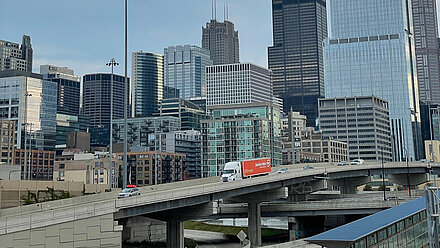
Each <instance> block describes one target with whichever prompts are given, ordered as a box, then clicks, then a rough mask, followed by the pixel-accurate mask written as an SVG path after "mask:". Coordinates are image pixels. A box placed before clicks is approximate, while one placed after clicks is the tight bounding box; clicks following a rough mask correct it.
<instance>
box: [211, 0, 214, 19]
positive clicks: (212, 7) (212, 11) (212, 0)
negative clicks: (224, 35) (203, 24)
mask: <svg viewBox="0 0 440 248" xmlns="http://www.w3.org/2000/svg"><path fill="white" fill-rule="evenodd" d="M211 20H214V0H211Z"/></svg>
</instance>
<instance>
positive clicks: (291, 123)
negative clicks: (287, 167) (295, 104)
mask: <svg viewBox="0 0 440 248" xmlns="http://www.w3.org/2000/svg"><path fill="white" fill-rule="evenodd" d="M289 119H290V139H291V142H292V164H295V162H296V161H295V160H296V158H295V132H294V131H293V110H292V107H290V118H289Z"/></svg>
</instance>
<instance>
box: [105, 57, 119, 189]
mask: <svg viewBox="0 0 440 248" xmlns="http://www.w3.org/2000/svg"><path fill="white" fill-rule="evenodd" d="M105 65H106V66H111V67H112V75H111V79H110V145H109V157H110V164H109V167H110V170H111V171H112V169H113V67H115V66H117V65H119V63H118V62H116V61H115V58H112V59H111V60H110V62H108V63H107V64H105ZM108 176H109V185H110V188H113V175H108Z"/></svg>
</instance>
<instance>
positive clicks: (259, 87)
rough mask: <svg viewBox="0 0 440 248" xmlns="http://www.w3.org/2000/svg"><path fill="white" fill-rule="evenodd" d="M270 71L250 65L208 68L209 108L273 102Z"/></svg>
mask: <svg viewBox="0 0 440 248" xmlns="http://www.w3.org/2000/svg"><path fill="white" fill-rule="evenodd" d="M270 75H271V73H270V70H268V69H266V68H263V67H260V66H256V65H253V64H250V63H244V64H229V65H215V66H209V67H207V68H206V81H207V102H206V104H207V106H212V105H228V104H242V103H251V102H272V97H273V95H272V82H271V76H270Z"/></svg>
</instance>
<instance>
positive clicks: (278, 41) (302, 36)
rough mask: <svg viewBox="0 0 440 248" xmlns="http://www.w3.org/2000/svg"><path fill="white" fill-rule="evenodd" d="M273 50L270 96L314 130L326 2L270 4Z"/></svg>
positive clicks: (321, 84) (321, 81)
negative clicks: (301, 117)
mask: <svg viewBox="0 0 440 248" xmlns="http://www.w3.org/2000/svg"><path fill="white" fill-rule="evenodd" d="M272 18H273V46H272V47H269V49H268V52H269V69H271V70H272V72H273V76H272V80H273V90H274V94H275V95H277V96H278V97H280V98H282V99H283V101H284V112H288V111H289V110H290V109H291V108H292V109H293V110H294V111H298V112H300V113H301V114H305V115H306V116H307V125H308V126H315V119H316V117H317V116H318V98H321V97H324V67H323V47H322V42H323V41H324V39H325V38H326V37H327V17H326V2H325V1H323V0H309V1H286V0H272Z"/></svg>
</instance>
